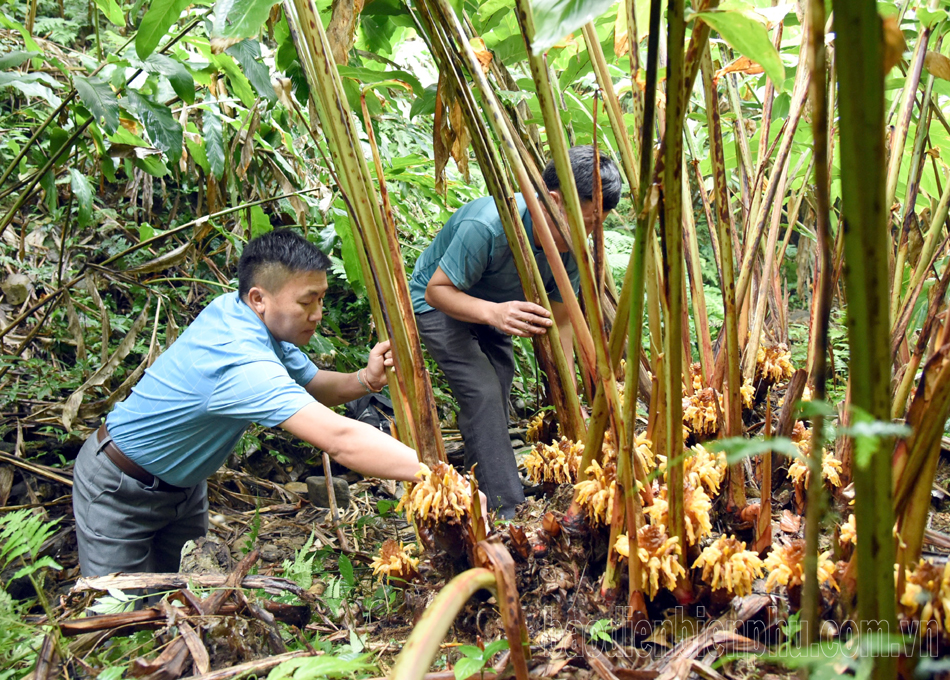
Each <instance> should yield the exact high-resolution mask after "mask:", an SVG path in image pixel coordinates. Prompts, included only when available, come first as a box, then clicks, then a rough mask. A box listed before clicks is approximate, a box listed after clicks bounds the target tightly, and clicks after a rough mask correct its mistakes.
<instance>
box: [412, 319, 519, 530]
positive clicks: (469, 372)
mask: <svg viewBox="0 0 950 680" xmlns="http://www.w3.org/2000/svg"><path fill="white" fill-rule="evenodd" d="M416 325H417V326H418V327H419V335H420V336H421V337H422V341H423V342H424V343H425V346H426V349H427V350H428V351H429V354H430V355H431V356H432V358H433V359H435V361H436V363H437V364H438V365H439V368H441V369H442V372H443V373H445V377H446V379H447V380H448V382H449V387H450V388H451V390H452V395H453V396H454V397H455V400H456V401H457V402H458V405H459V416H458V424H459V430H460V431H461V432H462V439H463V440H464V441H465V467H466V469H471V467H472V465H475V463H478V466H477V467H476V468H475V477H476V479H477V480H478V486H479V488H480V489H481V490H482V491H483V492H484V493H485V495H486V496H487V497H488V504H489V506H490V507H491V508H492V509H495V510H498V513H499V515H500V516H502V517H505V518H510V517H513V516H514V512H515V506H516V505H518V504H519V503H523V502H524V491H523V490H522V487H521V480H520V479H519V477H518V465H517V463H516V462H515V456H514V451H513V450H512V448H511V439H510V438H509V437H508V396H509V394H510V393H511V381H512V380H513V378H514V375H515V359H514V352H513V350H512V346H511V338H510V337H508V336H507V335H505V334H504V333H502V332H501V331H499V330H498V329H496V328H494V327H492V326H487V325H484V324H476V323H466V322H464V321H458V320H456V319H453V318H452V317H450V316H448V315H447V314H445V313H443V312H440V311H439V310H432V311H428V312H423V313H422V314H417V315H416Z"/></svg>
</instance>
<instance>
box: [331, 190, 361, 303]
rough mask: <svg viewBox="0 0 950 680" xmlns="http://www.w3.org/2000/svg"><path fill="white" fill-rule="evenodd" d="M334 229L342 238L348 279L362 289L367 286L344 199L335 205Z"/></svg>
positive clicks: (341, 245)
mask: <svg viewBox="0 0 950 680" xmlns="http://www.w3.org/2000/svg"><path fill="white" fill-rule="evenodd" d="M333 229H334V231H336V235H337V236H338V237H339V238H340V254H341V255H342V256H343V269H344V271H345V272H346V280H347V281H349V283H350V285H351V286H353V287H354V288H356V289H357V290H362V289H363V288H364V287H365V283H364V282H363V270H362V269H361V268H360V259H359V253H358V251H357V249H356V241H355V240H354V238H353V230H352V229H351V228H350V219H349V217H348V216H347V214H346V210H345V209H344V208H343V202H342V201H338V202H337V204H336V205H334V209H333Z"/></svg>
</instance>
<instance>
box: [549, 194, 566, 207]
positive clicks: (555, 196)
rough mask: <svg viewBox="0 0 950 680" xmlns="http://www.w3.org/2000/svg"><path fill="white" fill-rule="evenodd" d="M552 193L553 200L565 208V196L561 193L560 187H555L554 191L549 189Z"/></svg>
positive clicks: (558, 205) (555, 203)
mask: <svg viewBox="0 0 950 680" xmlns="http://www.w3.org/2000/svg"><path fill="white" fill-rule="evenodd" d="M548 193H549V194H551V200H552V201H554V205H556V206H557V207H558V208H561V209H563V208H564V196H563V194H561V190H560V189H555V190H554V191H548Z"/></svg>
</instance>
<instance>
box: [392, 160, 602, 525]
mask: <svg viewBox="0 0 950 680" xmlns="http://www.w3.org/2000/svg"><path fill="white" fill-rule="evenodd" d="M570 159H571V169H572V170H573V172H574V178H575V182H576V184H577V192H578V194H579V195H580V198H581V208H582V211H583V214H584V223H585V226H586V228H587V233H588V234H590V233H591V231H592V230H593V228H594V202H593V193H594V186H593V169H594V150H593V148H592V147H590V146H579V147H574V148H572V149H571V150H570ZM600 175H601V183H602V196H603V199H602V200H603V214H606V213H607V212H609V211H610V210H613V209H614V208H615V207H616V206H617V203H618V202H619V200H620V190H621V181H620V172H619V170H618V169H617V166H616V164H615V163H614V162H613V161H611V160H610V159H609V158H607V157H606V156H603V155H602V156H601V157H600ZM542 176H543V178H544V183H545V185H546V187H547V190H548V191H549V192H550V194H551V199H552V200H553V202H554V205H556V206H558V208H559V209H560V210H561V212H562V213H564V207H563V206H564V198H563V196H562V195H561V190H560V186H561V184H560V181H559V179H558V176H557V172H556V171H555V169H554V164H553V162H551V163H548V165H547V167H546V168H545V169H544V173H543V175H542ZM516 200H517V203H518V209H519V211H520V213H521V220H522V222H523V223H524V226H525V230H526V231H527V236H528V243H529V244H530V245H531V248H532V251H533V253H534V257H535V261H536V262H537V263H538V269H539V271H540V273H541V278H542V280H543V281H544V286H545V289H546V291H547V294H548V298H549V299H550V300H551V311H552V312H553V316H554V319H553V321H552V319H551V314H550V313H549V312H548V310H546V309H545V308H544V307H541V306H539V305H536V304H534V303H531V302H527V301H525V298H524V291H523V290H522V287H521V281H520V279H519V278H518V272H517V269H516V268H515V263H514V256H513V254H512V252H511V248H510V246H509V245H508V240H507V238H506V237H505V231H504V228H503V227H502V224H501V218H500V217H499V215H498V210H497V208H496V207H495V202H494V200H493V199H492V198H490V197H488V198H480V199H477V200H475V201H472V202H471V203H469V204H468V205H465V206H463V207H462V208H460V209H459V210H458V211H457V212H456V213H455V214H454V215H452V217H451V219H449V221H448V222H447V223H446V224H445V227H443V228H442V230H441V231H440V232H439V233H438V235H437V236H436V237H435V238H434V239H433V241H432V243H431V244H430V245H429V247H428V248H426V250H425V252H423V253H422V255H421V256H420V257H419V260H418V261H417V262H416V267H415V270H414V271H413V274H412V278H411V279H410V281H409V292H410V295H411V296H412V306H413V310H414V311H415V314H416V323H417V325H418V327H419V334H420V335H421V337H422V340H423V342H424V343H425V346H426V349H427V350H428V352H429V354H430V355H432V357H433V358H434V359H435V360H436V363H438V365H439V367H440V368H441V369H442V371H443V372H444V373H445V377H446V379H447V380H448V383H449V387H450V388H451V389H452V394H453V396H454V397H455V399H456V401H457V402H458V404H459V417H458V423H459V430H460V431H461V433H462V438H463V440H464V441H465V467H466V468H467V469H469V468H471V466H472V465H475V463H478V466H477V467H476V468H475V474H476V477H477V478H478V483H479V487H480V488H481V490H482V491H484V492H485V494H486V495H487V496H488V503H489V505H490V506H491V507H492V508H493V509H495V510H496V511H497V512H498V514H499V516H501V517H504V518H510V517H513V516H514V514H515V507H516V506H517V505H518V504H519V503H521V502H523V501H524V493H523V491H522V488H521V482H520V480H519V477H518V468H517V465H516V463H515V459H514V455H513V451H512V448H511V442H510V440H509V438H508V397H509V394H510V392H511V382H512V380H513V378H514V355H513V350H512V343H511V338H510V337H509V336H511V335H517V336H520V337H531V336H533V335H540V334H543V333H545V332H547V329H548V328H549V327H550V326H551V325H552V324H553V323H557V325H558V330H559V331H560V334H561V343H562V347H563V348H564V353H565V355H566V356H567V357H568V359H569V361H571V362H572V364H571V365H572V366H573V356H574V354H573V337H574V335H573V329H572V328H571V324H570V321H569V319H568V316H567V311H566V307H565V305H564V302H563V300H562V298H561V293H560V291H559V290H558V289H557V286H556V284H555V281H554V275H553V274H552V272H551V266H550V264H549V263H548V261H547V258H546V257H545V255H544V252H543V251H542V249H541V241H540V239H539V238H538V235H537V233H536V230H537V229H538V228H540V229H550V230H551V233H552V234H553V236H554V241H555V243H556V244H557V248H558V251H559V252H560V253H561V261H562V262H563V263H564V267H565V269H566V270H567V273H568V276H569V277H570V280H571V285H572V287H573V289H574V290H573V294H574V295H576V294H577V289H578V271H577V263H576V262H575V261H574V258H573V256H572V255H571V254H570V253H569V248H568V245H567V243H566V242H565V241H564V240H563V239H562V238H561V235H560V233H559V232H558V230H557V229H556V228H555V226H554V221H553V219H552V218H551V217H550V216H546V217H547V219H546V222H547V223H546V224H543V225H535V224H534V223H533V221H532V219H531V216H530V214H529V213H528V210H527V207H526V204H525V201H524V198H523V197H522V196H521V195H520V194H517V195H516Z"/></svg>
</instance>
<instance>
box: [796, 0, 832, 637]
mask: <svg viewBox="0 0 950 680" xmlns="http://www.w3.org/2000/svg"><path fill="white" fill-rule="evenodd" d="M806 11H807V15H808V19H807V21H806V26H807V32H808V55H809V59H808V63H809V65H810V67H811V68H810V70H811V105H812V121H811V129H812V135H813V137H814V140H815V142H814V149H815V153H814V160H815V164H814V165H815V203H816V207H817V210H816V220H817V221H816V232H817V235H818V259H819V265H818V276H819V279H818V285H817V286H816V290H815V298H816V300H817V310H816V321H817V323H816V325H815V328H814V332H813V336H814V339H815V343H814V346H815V356H814V362H815V363H814V366H813V372H812V378H813V380H814V387H815V391H814V398H815V399H816V400H818V401H824V400H825V397H826V391H825V379H826V373H827V361H828V324H829V320H830V316H831V294H832V290H831V249H832V247H833V245H832V242H831V228H830V224H829V222H830V214H831V177H830V174H829V172H828V169H829V164H828V89H827V87H826V86H825V81H826V75H827V63H826V58H825V3H824V0H809V2H808V6H807V9H806ZM790 221H791V218H790ZM823 429H824V417H823V416H822V415H821V414H819V415H817V416H815V417H814V418H813V419H812V429H811V452H810V455H809V457H808V471H809V482H808V505H807V507H806V509H805V570H804V574H803V582H804V588H803V592H802V617H801V622H802V640H801V643H802V646H804V647H807V646H809V645H810V644H811V643H812V642H813V641H814V639H815V633H816V630H817V628H818V625H819V619H818V597H819V591H818V536H819V533H820V531H821V528H820V526H819V520H820V519H821V514H822V512H823V510H824V501H825V493H824V491H825V485H824V479H823V478H822V473H821V471H822V447H823V445H824V438H823V436H822V435H823Z"/></svg>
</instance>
